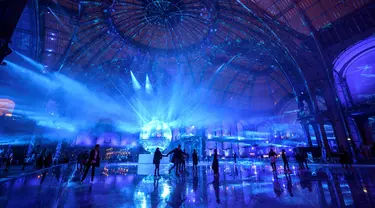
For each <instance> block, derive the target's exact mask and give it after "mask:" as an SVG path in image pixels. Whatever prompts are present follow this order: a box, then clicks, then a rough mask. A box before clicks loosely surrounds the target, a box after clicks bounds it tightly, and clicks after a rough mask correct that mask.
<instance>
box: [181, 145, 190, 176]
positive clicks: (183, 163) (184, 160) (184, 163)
mask: <svg viewBox="0 0 375 208" xmlns="http://www.w3.org/2000/svg"><path fill="white" fill-rule="evenodd" d="M183 152H184V153H185V155H183V156H182V158H181V160H180V162H181V165H180V171H185V170H186V158H187V155H188V154H186V150H185V149H184V151H183Z"/></svg>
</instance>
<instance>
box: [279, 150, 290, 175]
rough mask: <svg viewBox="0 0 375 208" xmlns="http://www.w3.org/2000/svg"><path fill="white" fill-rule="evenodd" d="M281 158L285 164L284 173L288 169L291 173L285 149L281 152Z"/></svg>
mask: <svg viewBox="0 0 375 208" xmlns="http://www.w3.org/2000/svg"><path fill="white" fill-rule="evenodd" d="M281 158H282V159H283V162H284V171H285V172H286V171H287V168H288V171H290V169H289V162H288V158H287V156H286V152H285V150H284V149H283V150H282V151H281Z"/></svg>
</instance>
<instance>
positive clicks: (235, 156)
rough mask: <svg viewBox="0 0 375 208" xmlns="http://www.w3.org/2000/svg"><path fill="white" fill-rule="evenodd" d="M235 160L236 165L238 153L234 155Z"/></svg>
mask: <svg viewBox="0 0 375 208" xmlns="http://www.w3.org/2000/svg"><path fill="white" fill-rule="evenodd" d="M233 159H234V163H237V154H236V153H234V155H233Z"/></svg>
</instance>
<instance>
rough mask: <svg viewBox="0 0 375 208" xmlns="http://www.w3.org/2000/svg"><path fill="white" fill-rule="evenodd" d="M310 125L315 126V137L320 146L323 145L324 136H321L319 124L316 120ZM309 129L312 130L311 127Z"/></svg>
mask: <svg viewBox="0 0 375 208" xmlns="http://www.w3.org/2000/svg"><path fill="white" fill-rule="evenodd" d="M310 125H311V127H312V128H313V130H314V134H315V137H316V141H317V142H318V146H319V147H323V143H322V136H321V134H320V132H319V128H318V125H317V124H316V123H315V122H314V123H311V124H310ZM309 130H310V128H309Z"/></svg>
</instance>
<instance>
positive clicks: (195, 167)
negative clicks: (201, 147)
mask: <svg viewBox="0 0 375 208" xmlns="http://www.w3.org/2000/svg"><path fill="white" fill-rule="evenodd" d="M192 157H193V170H196V171H198V154H197V150H196V149H194V152H193V156H192Z"/></svg>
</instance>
